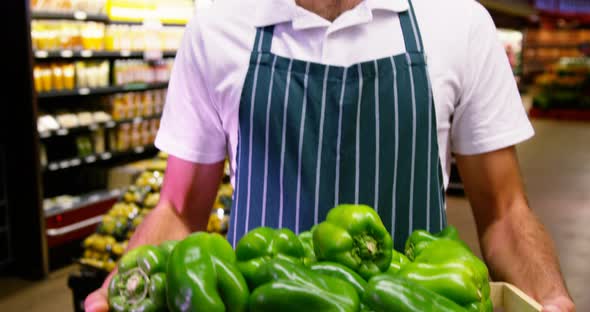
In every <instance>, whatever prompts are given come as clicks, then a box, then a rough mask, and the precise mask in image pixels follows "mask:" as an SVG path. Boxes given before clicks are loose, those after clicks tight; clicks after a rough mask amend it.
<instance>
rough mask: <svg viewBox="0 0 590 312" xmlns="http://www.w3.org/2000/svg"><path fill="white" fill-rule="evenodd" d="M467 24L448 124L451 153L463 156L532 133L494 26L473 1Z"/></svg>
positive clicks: (480, 151) (511, 142)
mask: <svg viewBox="0 0 590 312" xmlns="http://www.w3.org/2000/svg"><path fill="white" fill-rule="evenodd" d="M470 24H471V26H470V32H469V35H468V43H467V51H466V57H465V61H464V63H463V68H462V69H461V73H462V77H461V78H462V81H461V84H462V88H461V91H460V99H459V103H458V105H457V106H456V108H455V112H454V114H453V119H452V125H451V145H452V151H453V152H454V153H457V154H462V155H474V154H481V153H486V152H491V151H494V150H498V149H501V148H505V147H508V146H512V145H515V144H518V143H520V142H522V141H525V140H527V139H529V138H531V137H532V136H533V135H534V130H533V127H532V125H531V123H530V121H529V119H528V116H527V113H526V110H525V107H524V104H523V102H522V99H521V97H520V93H519V91H518V87H517V85H516V81H515V79H514V75H513V73H512V68H511V67H510V64H509V61H508V57H507V55H506V52H505V50H504V47H503V46H502V44H501V43H500V40H499V38H498V34H497V31H496V27H495V25H494V22H493V20H492V18H491V16H490V15H489V13H488V12H487V11H486V10H485V9H484V8H483V6H481V5H480V4H478V3H475V4H474V10H473V15H472V17H471V19H470Z"/></svg>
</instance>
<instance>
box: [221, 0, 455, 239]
mask: <svg viewBox="0 0 590 312" xmlns="http://www.w3.org/2000/svg"><path fill="white" fill-rule="evenodd" d="M399 19H400V23H401V27H402V31H403V36H404V42H405V46H406V51H407V52H406V53H404V54H400V55H395V56H391V57H386V58H382V59H378V60H374V61H367V62H363V63H360V64H355V65H352V66H348V67H339V66H328V65H323V64H317V63H313V62H306V61H301V60H296V59H291V58H285V57H281V56H278V55H275V54H272V53H271V45H272V37H273V31H274V26H268V27H264V28H259V29H258V30H257V33H256V41H255V44H254V48H253V51H252V54H251V57H250V65H249V69H248V73H247V76H246V81H245V84H244V89H243V90H242V96H241V102H240V107H239V134H238V147H237V153H236V154H237V156H236V157H237V160H236V164H237V168H236V179H235V181H236V183H235V184H236V185H235V192H234V201H233V204H232V210H231V221H230V229H229V232H228V236H227V237H228V240H229V241H230V242H231V243H232V244H233V245H234V246H235V245H236V244H237V242H238V240H239V239H240V238H241V237H242V236H243V235H244V234H245V233H247V232H248V231H250V230H252V229H254V228H256V227H259V226H269V227H273V228H289V229H291V230H293V231H294V232H295V233H299V232H302V231H305V230H308V229H310V228H311V227H312V226H313V225H314V224H317V223H319V222H321V221H322V220H324V219H325V217H326V215H327V212H328V211H329V210H330V209H331V208H333V207H334V206H336V205H338V204H345V203H346V204H349V203H352V204H366V205H369V206H371V207H373V208H374V209H375V210H376V211H377V212H378V213H379V215H380V216H381V219H382V220H383V223H384V224H385V226H386V227H387V229H388V230H389V231H390V233H391V234H392V236H393V239H394V242H395V244H394V245H395V247H396V249H398V250H403V246H404V243H405V241H406V239H407V237H408V236H409V234H410V233H411V232H412V231H413V230H415V229H426V230H429V231H433V232H435V231H440V230H442V229H443V227H444V226H446V217H445V210H444V187H443V183H442V171H441V165H440V161H439V157H438V142H437V128H436V116H435V111H434V102H433V98H432V90H431V86H430V81H429V78H428V73H427V68H426V59H425V55H424V53H423V45H422V42H421V41H422V40H421V37H420V32H419V29H418V24H417V23H416V19H415V15H414V12H413V8H412V5H411V3H410V9H409V10H408V11H405V12H402V13H400V14H399Z"/></svg>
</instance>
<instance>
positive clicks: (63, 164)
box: [59, 160, 70, 169]
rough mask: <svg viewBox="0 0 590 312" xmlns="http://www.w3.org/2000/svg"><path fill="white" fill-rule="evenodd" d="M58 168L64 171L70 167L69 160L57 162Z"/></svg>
mask: <svg viewBox="0 0 590 312" xmlns="http://www.w3.org/2000/svg"><path fill="white" fill-rule="evenodd" d="M59 167H60V168H61V169H66V168H69V167H70V161H69V160H63V161H60V162H59Z"/></svg>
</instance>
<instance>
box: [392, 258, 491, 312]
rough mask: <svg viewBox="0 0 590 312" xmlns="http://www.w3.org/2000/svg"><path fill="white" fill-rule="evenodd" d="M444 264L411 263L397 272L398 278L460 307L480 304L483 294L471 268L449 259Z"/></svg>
mask: <svg viewBox="0 0 590 312" xmlns="http://www.w3.org/2000/svg"><path fill="white" fill-rule="evenodd" d="M449 261H453V262H448V263H444V264H427V263H419V262H413V263H410V264H408V265H406V266H405V267H404V268H403V269H401V270H400V271H399V272H398V276H399V277H401V278H404V279H406V280H408V281H410V282H413V283H416V284H420V285H422V286H424V287H425V288H428V289H430V290H432V291H434V292H436V293H437V294H439V295H442V296H445V297H447V298H449V299H451V300H453V301H455V302H456V303H458V304H460V305H466V304H469V303H471V302H481V301H482V300H483V298H484V297H483V294H482V290H481V287H482V285H481V283H479V280H478V278H476V277H475V275H474V274H473V271H472V268H471V267H469V266H467V265H465V264H463V263H460V262H454V259H450V260H449Z"/></svg>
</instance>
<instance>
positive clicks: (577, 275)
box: [448, 120, 590, 311]
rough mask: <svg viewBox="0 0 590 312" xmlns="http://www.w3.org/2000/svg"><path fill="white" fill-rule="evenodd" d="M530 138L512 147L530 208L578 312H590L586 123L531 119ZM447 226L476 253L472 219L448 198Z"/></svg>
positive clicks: (461, 202) (462, 204)
mask: <svg viewBox="0 0 590 312" xmlns="http://www.w3.org/2000/svg"><path fill="white" fill-rule="evenodd" d="M534 127H535V131H536V136H535V137H534V138H533V139H532V140H529V141H528V142H525V143H524V144H522V145H521V146H519V148H518V154H519V158H520V163H521V167H522V172H523V175H524V179H525V183H526V188H527V191H528V195H529V201H530V204H531V207H532V208H533V209H534V210H535V212H536V213H537V215H538V216H539V217H540V218H541V220H542V221H543V222H544V224H545V225H546V227H547V229H548V230H549V232H550V233H551V235H552V236H553V237H554V239H555V241H556V245H557V251H558V253H559V256H560V258H561V259H560V260H561V265H562V268H563V273H564V275H565V278H566V281H567V284H568V287H569V289H570V291H571V293H572V296H573V297H574V302H575V303H576V305H577V310H578V311H590V298H588V290H587V285H586V284H587V282H588V281H589V280H590V267H589V266H588V259H589V258H590V243H589V242H590V228H589V226H588V225H589V224H590V145H589V144H588V142H589V140H588V138H589V137H590V124H588V123H573V122H562V121H545V120H543V121H541V120H535V121H534ZM448 214H449V222H450V223H452V224H454V225H456V226H457V227H458V228H459V231H460V233H462V236H463V238H464V239H466V240H467V241H468V243H469V244H470V245H471V246H472V247H474V248H476V250H477V252H479V246H478V242H477V237H476V230H475V225H474V222H473V216H472V215H471V210H470V207H469V204H468V203H467V201H466V200H465V199H464V198H462V197H449V200H448Z"/></svg>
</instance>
